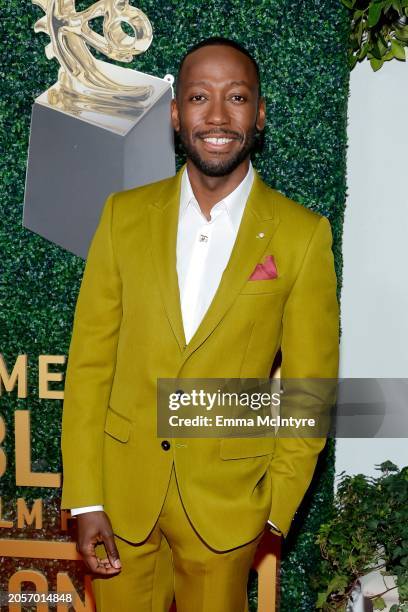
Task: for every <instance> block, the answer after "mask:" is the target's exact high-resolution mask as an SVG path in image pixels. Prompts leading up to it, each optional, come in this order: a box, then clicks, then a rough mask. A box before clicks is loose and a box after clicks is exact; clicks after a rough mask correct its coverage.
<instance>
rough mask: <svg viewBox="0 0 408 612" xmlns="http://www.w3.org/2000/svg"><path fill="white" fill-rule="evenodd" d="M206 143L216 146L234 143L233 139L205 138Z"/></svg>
mask: <svg viewBox="0 0 408 612" xmlns="http://www.w3.org/2000/svg"><path fill="white" fill-rule="evenodd" d="M204 141H205V142H210V143H211V144H215V145H223V144H228V143H229V142H232V141H233V138H204Z"/></svg>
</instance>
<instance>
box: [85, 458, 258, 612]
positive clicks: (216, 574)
mask: <svg viewBox="0 0 408 612" xmlns="http://www.w3.org/2000/svg"><path fill="white" fill-rule="evenodd" d="M262 535H263V532H261V533H260V534H259V535H258V536H257V537H256V538H255V539H254V540H252V541H251V542H248V543H247V544H245V545H243V546H240V547H238V548H234V549H232V550H228V551H216V550H214V549H212V548H210V547H209V546H208V545H207V544H206V543H205V542H204V541H203V540H202V538H201V537H200V536H199V534H198V533H197V532H196V530H195V529H194V527H193V525H192V524H191V522H190V520H189V518H188V516H187V514H186V511H185V509H184V506H183V503H182V500H181V497H180V493H179V489H178V486H177V479H176V475H175V470H174V465H173V469H172V472H171V477H170V481H169V486H168V490H167V493H166V498H165V501H164V504H163V506H162V509H161V512H160V515H159V518H158V520H157V522H156V524H155V526H154V528H153V530H152V531H151V532H150V534H149V536H148V537H147V539H146V540H144V541H143V542H141V543H137V544H134V543H131V542H128V541H126V540H123V539H122V538H120V537H118V536H116V535H115V541H116V545H117V547H118V551H119V555H120V559H121V563H122V570H121V572H120V574H118V575H116V576H114V577H110V578H95V579H94V580H93V582H92V589H93V592H94V596H95V601H96V609H97V612H112V610H120V612H168V611H169V608H170V606H171V603H172V601H173V597H175V599H176V605H177V612H245V611H246V610H247V609H248V603H247V595H246V592H247V581H248V575H249V570H250V568H251V565H252V562H253V558H254V555H255V551H256V548H257V545H258V543H259V541H260V539H261V537H262ZM97 554H100V555H101V556H106V555H105V552H104V551H102V550H100V551H97Z"/></svg>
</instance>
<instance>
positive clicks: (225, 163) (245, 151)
mask: <svg viewBox="0 0 408 612" xmlns="http://www.w3.org/2000/svg"><path fill="white" fill-rule="evenodd" d="M214 133H215V131H214ZM216 133H217V135H221V134H225V136H226V137H228V136H231V135H232V133H231V132H228V131H227V130H222V129H217V132H216ZM257 134H258V130H257V128H256V127H255V126H254V127H253V128H252V129H251V130H250V131H249V132H247V134H246V140H245V144H244V146H243V147H242V148H241V149H240V150H239V151H237V152H236V153H235V154H233V155H232V156H231V157H229V158H228V159H222V158H220V159H219V160H211V161H206V160H204V159H202V158H201V157H200V155H199V153H198V151H197V148H196V147H195V146H194V145H193V144H191V143H190V141H189V140H188V137H187V134H186V130H185V129H184V128H183V127H182V126H181V128H180V131H179V133H178V136H179V138H180V142H181V144H182V146H183V148H184V151H185V153H186V155H187V157H188V158H189V159H190V160H191V161H192V162H193V164H194V165H195V166H196V167H197V168H198V169H199V170H200V171H201V172H202V173H203V174H205V175H206V176H227V175H228V174H231V172H233V171H234V170H235V168H237V167H238V166H239V165H240V164H241V163H242V162H243V161H244V159H246V158H247V157H248V156H249V155H250V153H251V152H252V151H253V149H254V148H255V145H256V137H257ZM206 136H211V132H206ZM238 136H239V135H238ZM201 137H202V136H201ZM234 137H235V138H236V137H237V134H236V133H234Z"/></svg>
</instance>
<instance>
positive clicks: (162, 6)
mask: <svg viewBox="0 0 408 612" xmlns="http://www.w3.org/2000/svg"><path fill="white" fill-rule="evenodd" d="M133 3H134V4H135V5H137V6H138V7H139V8H141V9H142V10H143V11H144V12H145V13H146V14H147V15H148V16H149V18H150V20H151V22H152V24H153V31H154V40H153V44H152V46H151V47H150V49H149V50H148V51H147V52H146V53H145V54H144V55H142V56H140V57H139V58H135V59H134V61H133V62H132V64H130V65H127V66H128V67H129V66H130V67H133V68H135V69H137V70H141V71H144V72H148V73H151V74H153V75H155V76H161V77H163V76H164V75H165V74H167V73H172V74H176V72H177V66H178V62H179V60H180V58H181V56H182V54H183V53H184V52H185V51H186V50H187V48H188V47H189V46H190V45H192V44H194V43H195V42H197V41H199V40H201V39H202V38H204V37H206V36H211V35H222V36H228V37H231V38H234V39H236V40H239V41H241V42H242V43H244V44H245V45H247V46H248V48H249V49H250V51H252V52H253V54H254V55H255V57H256V59H257V60H258V61H259V64H260V70H261V77H262V86H263V92H264V95H265V97H266V103H267V113H268V126H267V130H266V137H265V146H264V150H263V152H262V153H261V154H257V156H256V158H255V160H254V165H255V167H256V168H257V169H258V170H259V171H260V173H261V175H262V177H263V178H264V179H265V180H266V181H267V182H268V183H269V184H270V185H272V186H274V187H276V188H277V189H278V190H280V191H282V192H283V193H285V194H286V195H288V196H289V197H291V198H293V199H295V200H297V201H298V202H300V203H301V204H302V205H304V206H307V207H309V208H311V209H313V210H315V211H317V212H319V213H321V214H324V215H326V216H327V217H328V218H329V219H330V221H331V223H332V229H333V238H334V243H333V250H334V254H335V262H336V270H337V274H338V279H339V290H340V286H341V268H342V259H341V235H342V225H343V215H344V204H345V193H346V183H345V171H346V110H347V97H348V82H349V67H348V61H347V46H348V39H349V27H350V23H349V15H348V11H347V9H346V8H345V7H344V6H343V5H342V4H341V3H340V2H339V0H307V1H306V0H300V1H298V2H289V1H287V0H207V1H206V2H200V1H199V0H185V1H184V2H178V1H176V0H140V2H139V0H137V1H136V0H135V1H134V2H133ZM89 4H91V2H90V1H88V2H86V1H82V2H78V7H79V8H84V7H86V6H88V5H89ZM0 5H1V20H0V41H1V47H2V65H1V68H0V130H1V136H0V138H1V140H0V147H1V151H0V153H1V155H0V181H1V186H2V188H1V190H0V214H1V227H0V253H1V258H0V302H1V307H0V352H1V353H2V354H3V355H4V356H5V358H6V360H7V362H8V365H9V367H11V366H12V364H13V363H14V361H15V359H16V357H17V355H18V354H20V353H27V354H28V355H29V364H30V376H29V397H28V399H27V400H17V399H16V397H15V394H10V395H3V396H2V397H1V398H0V412H1V415H2V416H3V417H4V419H5V421H6V424H7V437H6V440H5V443H4V444H3V447H4V448H5V450H6V453H7V458H8V468H7V472H6V474H5V475H4V476H3V477H2V478H1V480H0V483H1V485H0V486H1V491H0V494H1V495H2V496H3V512H4V516H5V517H6V518H13V517H14V516H15V509H14V500H15V498H16V497H17V496H22V497H25V498H28V497H29V496H30V498H34V497H40V496H42V497H44V498H45V497H46V499H47V500H48V501H47V503H48V507H49V512H51V509H52V508H53V507H54V504H57V502H58V497H59V491H58V490H55V489H45V490H44V489H37V490H35V489H34V490H27V488H24V487H19V488H16V487H15V481H14V441H13V414H14V411H15V410H17V409H30V410H31V421H32V466H33V469H34V470H37V471H40V470H41V471H55V472H56V471H59V470H60V468H61V461H60V452H59V432H60V422H61V408H62V406H61V402H59V401H51V400H47V401H45V400H39V399H38V386H37V374H38V367H37V360H38V355H40V354H67V351H68V346H69V340H70V333H71V326H72V319H73V312H74V306H75V301H76V297H77V293H78V289H79V285H80V281H81V276H82V271H83V262H82V261H81V260H80V259H79V258H77V257H74V256H73V255H71V254H70V253H67V252H66V251H64V250H63V249H61V248H59V247H57V246H55V245H53V244H51V243H49V242H47V241H46V240H45V239H43V238H41V237H39V236H37V235H35V234H33V233H31V232H30V231H28V230H26V229H24V228H23V227H22V225H21V220H22V211H23V198H24V181H25V168H26V162H27V149H28V137H29V126H30V112H31V106H32V104H33V101H34V99H35V97H36V96H38V95H39V94H40V93H42V92H43V91H45V90H46V89H47V88H48V87H50V86H51V85H52V84H53V83H55V81H56V79H57V71H58V65H57V63H56V61H55V60H52V61H49V60H47V58H46V57H45V54H44V47H45V45H46V44H48V42H49V38H48V36H47V35H45V34H34V32H33V25H34V23H35V22H36V21H37V20H38V19H39V18H40V17H42V15H43V11H42V9H41V8H40V7H38V6H33V5H32V4H31V3H30V2H29V0H0ZM99 25H100V24H99ZM181 162H182V159H181V158H180V157H179V158H178V165H180V163H181ZM135 163H137V160H135ZM78 189H80V185H79V186H78ZM57 195H58V194H56V196H57ZM316 316H318V313H316ZM333 461H334V445H333V443H332V442H330V444H329V446H328V449H327V451H326V452H325V453H324V454H323V455H322V457H321V459H320V461H319V469H318V471H317V473H316V475H315V478H314V480H313V484H312V487H311V489H310V491H309V493H308V494H307V496H306V498H305V501H304V503H303V504H302V507H301V508H300V510H299V512H298V514H297V517H296V519H295V522H294V525H293V528H292V530H291V533H290V536H289V537H288V539H287V542H285V544H284V548H283V561H282V575H281V590H282V599H281V606H280V609H281V611H282V612H289V611H290V612H297V611H299V612H307V611H308V610H310V611H311V610H313V609H314V602H315V597H316V596H315V592H314V591H313V589H312V588H311V587H310V584H309V575H310V573H311V571H312V569H313V567H315V566H316V563H317V560H318V558H319V548H318V546H317V545H316V544H315V542H314V539H315V534H316V533H317V531H318V528H319V526H320V524H321V522H322V520H328V518H329V517H330V508H331V501H332V490H333ZM55 529H56V528H55V521H54V522H52V520H51V518H49V519H47V520H46V521H44V526H43V529H42V530H38V531H36V532H35V537H39V538H41V537H42V538H45V537H51V536H52V537H56V536H55ZM50 534H51V535H50ZM6 535H7V536H9V535H13V537H21V536H22V535H24V534H22V533H21V532H17V531H15V532H14V531H13V530H11V531H10V532H6V533H4V534H3V536H4V537H5V536H6ZM58 537H59V538H60V539H64V538H66V537H67V536H66V535H65V534H59V535H58ZM15 564H16V566H18V567H29V566H30V565H31V564H30V562H29V560H24V559H20V560H16V561H15ZM59 565H61V567H62V566H63V565H64V564H62V563H60V564H59ZM37 566H38V567H40V564H37ZM43 566H44V567H45V566H47V569H44V572H45V571H47V572H48V571H49V572H51V569H50V567H51V568H53V569H52V571H55V564H54V565H53V562H44V564H43ZM41 567H42V566H41ZM71 569H72V568H71ZM77 571H79V570H77ZM5 575H6V574H2V577H0V581H1V580H4V576H5ZM4 589H5V584H4V583H0V590H4ZM254 605H255V599H254V598H253V597H252V598H251V608H252V609H254Z"/></svg>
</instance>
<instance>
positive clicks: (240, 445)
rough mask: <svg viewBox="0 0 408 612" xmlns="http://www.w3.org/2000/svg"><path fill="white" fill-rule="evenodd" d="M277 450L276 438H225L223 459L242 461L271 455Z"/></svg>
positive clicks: (221, 453)
mask: <svg viewBox="0 0 408 612" xmlns="http://www.w3.org/2000/svg"><path fill="white" fill-rule="evenodd" d="M274 450H275V438H273V437H271V438H223V439H222V440H221V445H220V457H221V459H241V458H244V457H260V456H262V455H269V454H271V453H273V451H274Z"/></svg>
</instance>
